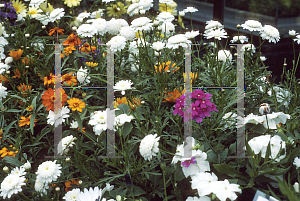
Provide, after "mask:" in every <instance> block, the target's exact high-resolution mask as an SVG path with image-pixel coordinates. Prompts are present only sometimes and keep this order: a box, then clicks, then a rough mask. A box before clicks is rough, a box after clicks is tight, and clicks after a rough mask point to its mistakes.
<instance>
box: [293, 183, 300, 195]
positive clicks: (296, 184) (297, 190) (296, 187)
mask: <svg viewBox="0 0 300 201" xmlns="http://www.w3.org/2000/svg"><path fill="white" fill-rule="evenodd" d="M293 186H294V189H295V191H296V193H299V183H298V182H295V184H294V185H293Z"/></svg>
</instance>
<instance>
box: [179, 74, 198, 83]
mask: <svg viewBox="0 0 300 201" xmlns="http://www.w3.org/2000/svg"><path fill="white" fill-rule="evenodd" d="M190 75H191V83H192V84H194V82H195V80H196V79H197V78H198V74H197V73H193V72H191V73H190ZM183 79H184V81H185V73H183Z"/></svg>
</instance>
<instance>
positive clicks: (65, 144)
mask: <svg viewBox="0 0 300 201" xmlns="http://www.w3.org/2000/svg"><path fill="white" fill-rule="evenodd" d="M74 140H76V137H73V135H69V136H67V137H64V138H63V139H61V141H60V142H59V143H58V146H57V150H58V154H61V155H62V154H67V153H68V151H69V147H73V145H75V142H74Z"/></svg>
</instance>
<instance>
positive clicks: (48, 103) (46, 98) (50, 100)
mask: <svg viewBox="0 0 300 201" xmlns="http://www.w3.org/2000/svg"><path fill="white" fill-rule="evenodd" d="M61 95H62V96H61V97H62V98H61V102H62V106H64V105H65V102H66V101H67V100H68V96H67V94H65V90H64V89H61ZM42 99H43V101H42V103H43V105H44V106H45V107H47V111H49V110H52V111H54V101H55V93H54V90H53V89H51V88H49V89H48V90H47V91H45V92H44V95H42Z"/></svg>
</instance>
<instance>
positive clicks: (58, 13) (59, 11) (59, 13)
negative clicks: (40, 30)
mask: <svg viewBox="0 0 300 201" xmlns="http://www.w3.org/2000/svg"><path fill="white" fill-rule="evenodd" d="M64 15H65V12H64V9H63V8H56V9H54V10H53V11H52V12H51V13H50V22H54V21H55V20H59V19H60V18H62V17H63V16H64Z"/></svg>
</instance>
